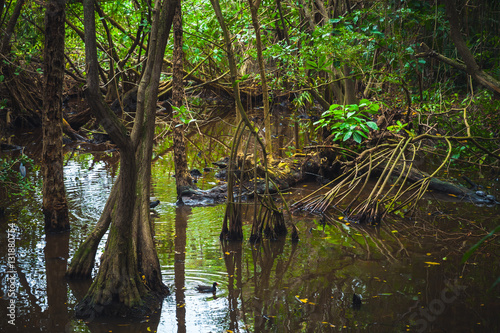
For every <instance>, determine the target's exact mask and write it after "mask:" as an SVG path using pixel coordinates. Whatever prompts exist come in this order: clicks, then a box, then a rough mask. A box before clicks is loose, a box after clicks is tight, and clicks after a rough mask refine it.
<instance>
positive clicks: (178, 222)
mask: <svg viewBox="0 0 500 333" xmlns="http://www.w3.org/2000/svg"><path fill="white" fill-rule="evenodd" d="M189 215H191V208H189V207H186V206H182V207H177V208H176V210H175V242H174V244H175V256H174V260H175V263H174V270H175V304H176V311H175V315H176V318H177V332H178V333H185V332H186V295H185V292H184V290H185V282H186V267H185V261H186V230H187V219H188V216H189Z"/></svg>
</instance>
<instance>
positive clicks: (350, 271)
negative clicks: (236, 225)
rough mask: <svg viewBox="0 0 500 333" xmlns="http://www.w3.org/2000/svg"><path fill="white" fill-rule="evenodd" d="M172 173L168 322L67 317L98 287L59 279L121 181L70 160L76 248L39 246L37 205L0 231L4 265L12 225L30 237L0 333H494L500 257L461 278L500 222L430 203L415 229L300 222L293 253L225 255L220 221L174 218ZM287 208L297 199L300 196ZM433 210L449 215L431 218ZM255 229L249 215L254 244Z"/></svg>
mask: <svg viewBox="0 0 500 333" xmlns="http://www.w3.org/2000/svg"><path fill="white" fill-rule="evenodd" d="M165 165H169V164H168V163H165ZM165 165H163V164H161V163H160V162H159V163H157V164H156V165H155V166H154V169H153V172H154V174H155V178H154V179H155V181H154V184H153V191H154V195H155V196H156V198H157V199H158V200H160V201H161V204H160V205H159V206H158V207H156V208H155V211H156V215H155V230H156V236H155V239H156V242H157V249H158V255H159V258H160V263H161V267H162V274H163V279H164V282H165V283H166V284H167V285H168V286H169V287H170V289H171V290H172V291H173V294H172V295H171V296H169V297H167V298H166V299H165V300H164V302H163V307H162V309H161V311H160V312H157V313H155V314H153V315H152V316H151V317H150V318H148V320H146V321H143V322H128V321H125V320H119V321H116V320H115V321H105V322H97V321H92V322H88V323H85V322H82V321H78V320H75V319H74V317H73V308H74V306H75V304H76V302H77V301H78V300H79V299H81V298H82V297H83V296H84V295H85V294H86V292H87V289H88V287H89V285H90V281H71V282H70V284H69V288H68V286H67V284H66V281H65V279H64V277H63V272H64V270H65V267H66V265H67V259H68V257H71V256H72V254H73V252H74V251H75V250H76V249H77V247H78V245H79V244H80V243H81V242H82V241H83V239H85V235H86V234H87V233H88V232H90V230H92V228H93V226H94V224H95V222H96V221H97V219H98V218H99V215H100V211H101V210H102V207H103V206H104V204H105V200H106V198H107V196H108V194H109V190H110V188H111V184H112V183H113V181H114V180H115V178H114V177H115V176H114V173H113V172H112V171H110V170H109V169H108V165H107V164H106V163H105V162H95V157H89V156H87V157H78V156H72V157H71V158H70V159H68V161H67V163H66V169H65V174H66V182H67V190H68V197H69V198H70V205H71V207H70V208H71V214H72V215H71V216H72V230H71V233H70V237H69V240H68V239H67V238H64V235H54V237H52V235H49V236H48V237H45V236H44V233H43V215H42V214H41V212H40V207H41V200H40V197H39V195H38V194H36V193H35V194H34V196H33V197H32V198H21V199H20V200H19V202H17V203H15V204H14V205H13V206H11V207H9V210H8V211H7V216H5V217H3V218H0V237H1V240H0V251H1V252H2V253H7V244H6V241H5V240H6V237H5V235H6V232H5V228H6V223H7V222H15V223H17V224H18V225H19V226H21V225H22V226H23V228H22V229H21V230H20V231H19V235H18V238H17V241H16V246H17V251H18V262H17V264H16V271H17V273H18V284H17V289H16V292H17V299H16V304H17V306H18V310H19V317H18V321H16V323H17V324H18V325H17V326H16V327H15V328H12V329H11V327H9V326H7V323H6V319H7V317H6V316H5V311H6V304H7V302H8V298H7V297H6V290H7V289H6V287H5V286H6V274H5V273H6V269H5V267H6V265H5V264H6V258H5V256H0V279H1V281H2V288H1V290H0V297H1V298H0V326H1V328H2V331H7V330H5V329H4V328H5V327H8V329H9V330H8V331H7V332H11V331H12V332H39V331H40V330H41V329H42V330H44V331H48V332H74V331H77V332H109V331H112V332H154V331H157V332H224V331H226V330H231V331H233V332H268V331H275V332H303V331H306V332H331V331H337V330H344V329H349V330H351V331H352V330H357V331H366V332H393V331H407V330H410V331H414V332H415V331H418V329H419V328H420V326H419V325H418V323H420V324H421V323H422V320H425V324H426V325H427V326H426V330H441V331H460V330H463V329H465V328H466V329H467V330H468V331H492V332H493V331H499V330H500V324H499V322H498V312H499V311H500V308H499V306H498V292H497V290H498V289H497V290H496V291H495V290H493V291H487V290H488V288H489V287H490V286H491V284H492V283H493V282H494V281H495V279H496V278H497V277H498V276H499V275H500V266H499V265H498V262H499V261H498V245H497V244H495V243H494V241H493V242H489V243H488V244H485V246H489V247H486V248H483V249H481V252H479V254H478V257H477V258H476V259H474V261H473V263H471V264H469V265H466V266H463V265H461V264H460V259H461V255H462V253H463V252H464V251H465V250H466V249H467V248H468V247H469V246H470V245H471V244H473V243H474V242H476V241H477V240H479V239H480V237H479V236H475V235H474V232H475V231H477V230H483V234H484V233H487V231H489V230H491V229H490V226H491V225H492V224H495V223H498V221H499V219H498V216H499V214H498V212H499V211H498V208H494V209H493V210H484V209H483V210H478V208H476V207H474V206H471V207H469V208H467V207H466V206H465V205H464V204H456V203H440V204H439V206H436V202H435V201H430V200H429V201H424V202H423V203H422V205H421V208H420V209H421V211H420V219H419V220H409V219H404V220H400V221H394V222H392V223H391V222H390V221H389V222H387V223H385V224H383V225H382V226H381V227H380V228H367V229H363V228H359V227H358V226H356V225H346V224H345V223H339V222H338V221H335V219H333V220H328V221H325V220H321V219H320V218H315V217H311V216H301V215H294V216H293V217H292V218H293V219H294V222H295V223H296V224H297V226H298V227H299V229H300V232H301V235H300V238H301V241H300V242H299V243H297V244H292V243H291V242H290V241H289V240H286V241H276V242H269V241H263V242H262V243H260V244H253V245H252V244H248V243H247V242H243V243H223V244H221V243H220V242H219V238H218V236H219V232H220V228H221V221H222V217H223V214H224V207H223V206H215V207H193V208H189V207H179V208H178V207H176V206H175V204H173V203H174V202H175V184H174V179H173V178H172V177H171V175H170V174H169V173H168V172H167V170H168V169H167V166H165ZM168 167H169V166H168ZM33 174H34V173H28V176H33V177H35V176H36V174H35V175H33ZM206 177H207V179H208V175H207V176H206ZM313 187H314V186H313V185H311V184H309V185H308V186H307V187H306V186H300V188H298V189H295V193H297V192H300V193H302V195H303V194H304V193H306V192H307V191H310V190H312V189H313ZM289 198H290V200H291V201H292V200H294V199H295V198H294V197H293V194H290V195H289ZM437 209H439V211H440V212H443V213H441V214H439V215H430V214H429V212H434V211H436V210H437ZM252 218H253V205H252V204H249V205H246V206H245V212H244V221H245V223H246V225H245V226H244V232H245V235H246V236H248V232H249V225H248V224H249V223H250V222H251V220H252ZM424 218H426V219H427V220H426V221H424V220H423V219H424ZM463 229H466V230H470V234H468V233H466V232H463ZM476 234H480V233H476ZM495 258H496V259H495ZM214 281H216V282H218V283H219V286H220V288H219V289H218V290H217V293H216V295H215V297H214V296H213V295H212V294H200V293H198V292H197V291H196V290H195V289H194V287H195V286H196V285H198V284H205V285H211V284H212V283H213V282H214ZM462 286H463V287H464V288H465V289H464V288H462ZM497 288H498V287H497ZM450 291H451V292H450ZM355 293H356V294H359V295H362V298H363V299H362V305H361V307H360V309H359V310H356V309H354V308H353V304H352V297H353V294H355ZM442 295H445V296H446V297H445V298H443V296H442ZM65 303H66V304H65ZM425 311H426V312H425ZM426 316H427V317H426ZM411 318H413V319H411ZM426 318H427V319H426ZM429 318H430V319H432V320H430V319H429ZM412 320H413V321H412ZM478 323H479V324H478ZM411 325H413V326H411ZM40 327H41V328H40Z"/></svg>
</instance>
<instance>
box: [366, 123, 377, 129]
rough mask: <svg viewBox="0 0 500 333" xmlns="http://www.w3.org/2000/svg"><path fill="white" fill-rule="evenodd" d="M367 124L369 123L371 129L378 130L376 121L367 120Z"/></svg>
mask: <svg viewBox="0 0 500 333" xmlns="http://www.w3.org/2000/svg"><path fill="white" fill-rule="evenodd" d="M366 125H367V126H368V127H370V128H371V129H373V130H375V131H377V130H378V126H377V124H376V123H375V122H373V121H367V122H366Z"/></svg>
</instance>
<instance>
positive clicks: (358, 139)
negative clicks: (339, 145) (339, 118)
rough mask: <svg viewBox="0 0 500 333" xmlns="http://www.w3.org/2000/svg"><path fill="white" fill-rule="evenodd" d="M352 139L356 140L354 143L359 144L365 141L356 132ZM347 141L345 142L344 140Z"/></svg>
mask: <svg viewBox="0 0 500 333" xmlns="http://www.w3.org/2000/svg"><path fill="white" fill-rule="evenodd" d="M352 138H353V139H354V141H356V142H357V143H361V141H363V138H362V137H361V136H360V135H359V133H358V132H354V135H353V136H352ZM344 141H345V140H344Z"/></svg>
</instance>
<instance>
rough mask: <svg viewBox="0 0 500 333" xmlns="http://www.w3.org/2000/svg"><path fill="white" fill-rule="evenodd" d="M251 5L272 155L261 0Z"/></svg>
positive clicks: (266, 134) (266, 133)
mask: <svg viewBox="0 0 500 333" xmlns="http://www.w3.org/2000/svg"><path fill="white" fill-rule="evenodd" d="M248 4H249V5H250V12H251V14H252V24H253V28H254V30H255V44H256V48H257V59H258V62H259V69H260V80H261V82H262V103H263V105H264V128H265V130H266V131H265V133H264V135H265V139H266V140H265V142H266V150H267V153H268V155H269V156H270V157H272V154H273V151H272V142H271V132H272V129H271V114H270V112H269V94H268V91H267V80H266V68H265V67H264V57H263V55H262V40H261V37H260V23H259V13H258V10H259V6H260V0H255V1H252V0H248Z"/></svg>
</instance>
